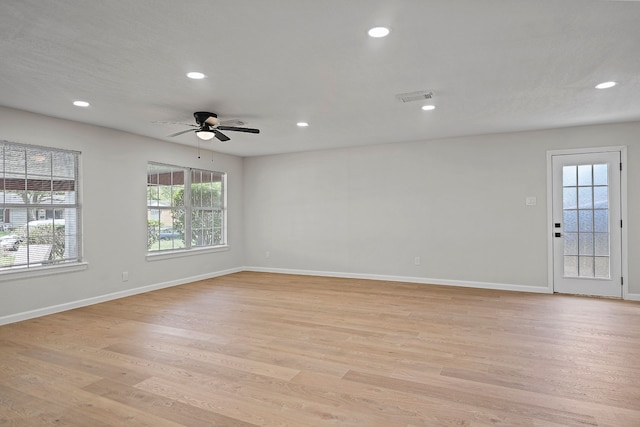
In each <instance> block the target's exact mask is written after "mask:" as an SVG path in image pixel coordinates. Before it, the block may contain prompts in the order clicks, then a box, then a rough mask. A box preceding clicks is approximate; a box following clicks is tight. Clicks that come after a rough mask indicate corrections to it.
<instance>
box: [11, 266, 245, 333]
mask: <svg viewBox="0 0 640 427" xmlns="http://www.w3.org/2000/svg"><path fill="white" fill-rule="evenodd" d="M241 271H243V269H242V268H231V269H228V270H222V271H216V272H213V273H207V274H201V275H198V276H191V277H186V278H183V279H178V280H172V281H169V282H163V283H157V284H155V285H148V286H142V287H140V288H134V289H127V290H125V291H120V292H114V293H111V294H106V295H100V296H97V297H91V298H86V299H82V300H78V301H71V302H67V303H64V304H58V305H52V306H50V307H44V308H39V309H36V310H31V311H25V312H22V313H16V314H10V315H8V316H3V317H0V325H6V324H9V323H14V322H20V321H23V320H27V319H33V318H35V317H41V316H46V315H49V314H54V313H59V312H61V311H67V310H72V309H74V308H79V307H86V306H88V305H93V304H98V303H101V302H106V301H111V300H115V299H119V298H124V297H129V296H132V295H137V294H142V293H145V292H151V291H156V290H158V289H164V288H170V287H173V286H178V285H184V284H185V283H191V282H197V281H198V280H205V279H211V278H213V277H219V276H225V275H227V274H233V273H239V272H241Z"/></svg>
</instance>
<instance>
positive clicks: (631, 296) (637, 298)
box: [624, 294, 640, 301]
mask: <svg viewBox="0 0 640 427" xmlns="http://www.w3.org/2000/svg"><path fill="white" fill-rule="evenodd" d="M624 299H625V300H628V301H640V294H627V295H625V296H624Z"/></svg>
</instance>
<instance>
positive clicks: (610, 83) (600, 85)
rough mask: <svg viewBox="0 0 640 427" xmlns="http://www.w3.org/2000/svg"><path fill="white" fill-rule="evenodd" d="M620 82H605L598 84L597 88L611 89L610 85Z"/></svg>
mask: <svg viewBox="0 0 640 427" xmlns="http://www.w3.org/2000/svg"><path fill="white" fill-rule="evenodd" d="M617 84H618V83H616V82H603V83H600V84H597V85H596V89H609V88H610V87H614V86H615V85H617Z"/></svg>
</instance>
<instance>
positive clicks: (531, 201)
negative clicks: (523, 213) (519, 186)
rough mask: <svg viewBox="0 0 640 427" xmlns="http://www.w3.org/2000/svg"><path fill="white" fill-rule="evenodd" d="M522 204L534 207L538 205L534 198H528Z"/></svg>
mask: <svg viewBox="0 0 640 427" xmlns="http://www.w3.org/2000/svg"><path fill="white" fill-rule="evenodd" d="M524 202H525V204H526V205H527V206H535V205H536V204H537V203H538V202H537V200H536V198H535V197H534V196H528V197H527V198H526V199H525V201H524Z"/></svg>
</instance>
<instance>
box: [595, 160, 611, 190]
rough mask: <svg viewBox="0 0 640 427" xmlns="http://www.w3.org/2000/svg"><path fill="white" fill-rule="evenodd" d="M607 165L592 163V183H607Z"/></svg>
mask: <svg viewBox="0 0 640 427" xmlns="http://www.w3.org/2000/svg"><path fill="white" fill-rule="evenodd" d="M608 184H609V179H608V177H607V165H606V164H604V165H593V185H608Z"/></svg>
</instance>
